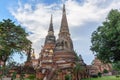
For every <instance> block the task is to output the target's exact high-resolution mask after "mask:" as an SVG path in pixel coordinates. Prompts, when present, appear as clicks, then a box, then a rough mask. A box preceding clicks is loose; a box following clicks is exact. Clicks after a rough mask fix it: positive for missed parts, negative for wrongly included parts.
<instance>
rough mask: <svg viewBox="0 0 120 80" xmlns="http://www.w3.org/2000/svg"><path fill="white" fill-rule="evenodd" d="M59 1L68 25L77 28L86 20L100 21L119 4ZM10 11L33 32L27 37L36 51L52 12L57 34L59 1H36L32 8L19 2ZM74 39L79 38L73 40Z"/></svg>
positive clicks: (104, 0) (101, 0) (97, 0)
mask: <svg viewBox="0 0 120 80" xmlns="http://www.w3.org/2000/svg"><path fill="white" fill-rule="evenodd" d="M61 1H62V2H64V3H65V4H66V11H67V18H68V23H69V26H70V27H76V28H78V29H79V28H80V26H82V25H84V24H87V23H88V22H99V23H101V22H102V21H103V20H104V19H105V17H106V15H107V14H108V12H109V11H110V10H111V9H112V8H114V9H115V8H119V5H120V1H119V0H85V1H84V2H83V3H82V4H81V3H80V2H78V1H77V0H67V1H65V0H61ZM10 12H11V14H12V15H13V16H14V17H15V18H16V19H17V20H18V21H19V22H20V23H21V24H22V26H25V27H26V28H27V29H28V30H29V31H32V32H33V33H34V34H32V35H30V36H29V39H30V40H31V41H32V42H33V47H34V48H35V50H36V53H38V52H40V46H41V45H42V44H44V43H43V41H42V40H43V38H45V36H46V35H47V31H48V27H49V22H50V15H51V14H53V24H54V28H55V34H58V31H59V28H60V22H61V16H62V15H61V14H62V4H61V3H60V4H57V3H56V4H55V3H54V4H50V5H46V4H44V3H36V5H34V8H33V5H32V4H29V3H26V4H21V3H20V2H19V7H18V8H17V9H15V10H14V9H12V10H11V9H10ZM73 32H74V31H73ZM76 35H77V34H76ZM79 37H80V36H79ZM76 39H80V38H75V39H74V40H76ZM38 45H39V49H38ZM89 46H90V45H89ZM77 47H79V46H77Z"/></svg>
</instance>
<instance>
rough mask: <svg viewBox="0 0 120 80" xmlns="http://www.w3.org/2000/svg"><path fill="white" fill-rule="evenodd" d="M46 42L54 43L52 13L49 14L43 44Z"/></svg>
mask: <svg viewBox="0 0 120 80" xmlns="http://www.w3.org/2000/svg"><path fill="white" fill-rule="evenodd" d="M47 43H55V36H54V29H53V22H52V15H51V19H50V25H49V30H48V34H47V36H46V39H45V44H47Z"/></svg>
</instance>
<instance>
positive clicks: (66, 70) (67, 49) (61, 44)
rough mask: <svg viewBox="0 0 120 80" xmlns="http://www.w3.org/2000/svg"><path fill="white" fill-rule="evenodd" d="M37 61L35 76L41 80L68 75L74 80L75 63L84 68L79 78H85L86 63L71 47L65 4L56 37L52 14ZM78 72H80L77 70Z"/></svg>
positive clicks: (58, 79) (60, 79) (63, 77)
mask: <svg viewBox="0 0 120 80" xmlns="http://www.w3.org/2000/svg"><path fill="white" fill-rule="evenodd" d="M38 60H39V63H38V67H37V70H36V71H37V72H36V77H37V78H39V79H43V80H65V78H66V77H67V76H70V77H71V78H72V80H76V78H77V77H76V75H75V72H74V68H75V67H76V65H77V64H79V65H80V66H82V67H83V68H84V69H83V70H81V74H80V75H79V79H80V78H87V77H88V72H87V68H86V64H85V63H84V62H83V60H82V58H81V56H80V57H78V56H77V55H76V53H75V51H74V48H73V42H72V39H71V37H70V32H69V27H68V22H67V17H66V10H65V5H64V6H63V13H62V20H61V26H60V31H59V34H58V39H57V40H56V37H55V36H54V29H53V23H52V16H51V20H50V26H49V30H48V34H47V36H46V38H45V43H44V46H43V48H42V50H41V52H40V57H39V59H38ZM79 73H80V72H79Z"/></svg>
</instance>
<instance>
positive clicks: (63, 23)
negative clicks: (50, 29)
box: [59, 4, 69, 36]
mask: <svg viewBox="0 0 120 80" xmlns="http://www.w3.org/2000/svg"><path fill="white" fill-rule="evenodd" d="M63 34H67V35H69V29H68V22H67V17H66V10H65V4H64V5H63V13H62V21H61V27H60V34H59V36H61V35H63Z"/></svg>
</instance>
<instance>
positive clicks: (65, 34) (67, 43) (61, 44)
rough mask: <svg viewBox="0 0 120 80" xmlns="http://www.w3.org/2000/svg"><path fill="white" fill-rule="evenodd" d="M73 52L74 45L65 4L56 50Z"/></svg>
mask: <svg viewBox="0 0 120 80" xmlns="http://www.w3.org/2000/svg"><path fill="white" fill-rule="evenodd" d="M61 49H62V50H70V51H71V50H73V43H72V40H71V38H70V33H69V28H68V22H67V16H66V9H65V4H64V5H63V12H62V20H61V26H60V32H59V37H58V40H57V42H56V50H61Z"/></svg>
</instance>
